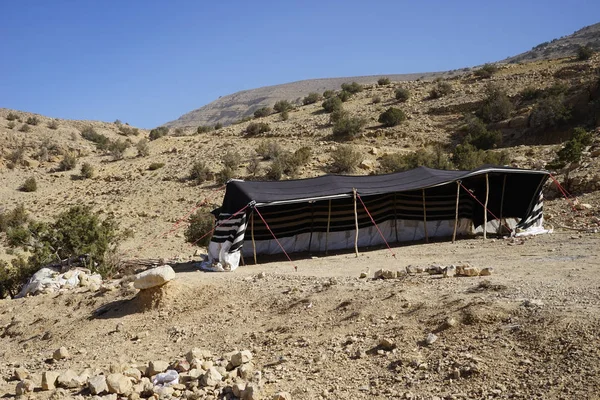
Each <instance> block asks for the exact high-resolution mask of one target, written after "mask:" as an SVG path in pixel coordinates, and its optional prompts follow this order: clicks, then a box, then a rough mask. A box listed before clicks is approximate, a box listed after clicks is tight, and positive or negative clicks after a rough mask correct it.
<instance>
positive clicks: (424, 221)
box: [421, 189, 429, 243]
mask: <svg viewBox="0 0 600 400" xmlns="http://www.w3.org/2000/svg"><path fill="white" fill-rule="evenodd" d="M421 193H422V194H423V229H424V230H425V243H429V235H428V234H427V205H425V189H421Z"/></svg>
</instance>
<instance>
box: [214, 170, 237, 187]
mask: <svg viewBox="0 0 600 400" xmlns="http://www.w3.org/2000/svg"><path fill="white" fill-rule="evenodd" d="M234 177H235V171H234V170H233V169H232V168H229V167H224V168H223V169H222V170H220V171H219V172H217V174H216V175H215V181H216V182H217V183H220V184H222V185H224V184H226V183H227V182H228V181H229V180H230V179H232V178H234Z"/></svg>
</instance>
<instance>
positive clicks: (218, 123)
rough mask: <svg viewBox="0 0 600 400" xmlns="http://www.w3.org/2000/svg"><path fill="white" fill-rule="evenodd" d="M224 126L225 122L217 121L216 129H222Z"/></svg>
mask: <svg viewBox="0 0 600 400" xmlns="http://www.w3.org/2000/svg"><path fill="white" fill-rule="evenodd" d="M222 127H223V124H222V123H220V122H217V123H216V124H215V131H218V130H219V129H221V128H222Z"/></svg>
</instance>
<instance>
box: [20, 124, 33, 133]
mask: <svg viewBox="0 0 600 400" xmlns="http://www.w3.org/2000/svg"><path fill="white" fill-rule="evenodd" d="M19 132H23V133H28V132H31V127H30V126H29V125H27V124H23V125H21V127H20V128H19Z"/></svg>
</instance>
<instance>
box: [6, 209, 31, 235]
mask: <svg viewBox="0 0 600 400" xmlns="http://www.w3.org/2000/svg"><path fill="white" fill-rule="evenodd" d="M28 221H29V216H28V215H27V211H25V207H24V206H23V204H19V205H17V206H16V207H15V208H13V209H12V211H2V210H0V232H7V231H8V229H10V228H17V227H19V226H23V225H25V224H26V223H27V222H28Z"/></svg>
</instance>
